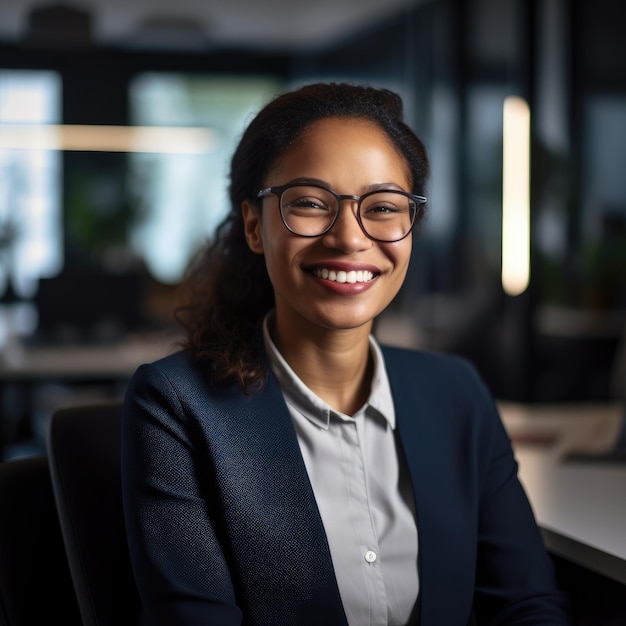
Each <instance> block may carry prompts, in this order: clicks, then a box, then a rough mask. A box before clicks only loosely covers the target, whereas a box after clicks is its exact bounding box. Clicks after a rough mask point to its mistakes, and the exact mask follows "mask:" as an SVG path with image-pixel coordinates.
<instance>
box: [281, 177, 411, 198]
mask: <svg viewBox="0 0 626 626" xmlns="http://www.w3.org/2000/svg"><path fill="white" fill-rule="evenodd" d="M285 184H287V185H294V184H298V185H299V184H303V185H319V186H320V187H324V189H328V190H330V191H334V189H333V188H332V187H331V186H330V185H329V184H328V183H327V182H326V181H325V180H321V179H319V178H308V177H306V176H302V177H299V178H294V179H293V180H290V181H288V182H287V183H285ZM386 189H396V190H397V191H404V192H405V193H406V191H405V190H404V189H403V188H402V187H401V186H400V185H397V184H396V183H391V182H390V183H374V184H372V185H369V186H368V187H367V188H366V189H365V190H364V191H363V193H362V194H361V195H363V194H366V193H370V192H371V191H384V190H386Z"/></svg>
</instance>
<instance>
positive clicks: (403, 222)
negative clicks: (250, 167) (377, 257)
mask: <svg viewBox="0 0 626 626" xmlns="http://www.w3.org/2000/svg"><path fill="white" fill-rule="evenodd" d="M280 210H281V214H282V216H283V220H284V221H285V224H286V225H287V227H288V228H289V230H291V231H292V232H294V233H295V234H297V235H303V236H306V237H315V236H318V235H321V234H323V233H324V232H326V231H327V230H328V229H329V228H330V227H331V225H332V224H333V221H334V219H335V217H336V215H337V213H338V212H339V202H338V200H337V198H336V197H335V196H334V195H333V194H332V193H330V192H329V191H327V190H325V189H321V188H319V187H312V186H306V185H298V186H294V187H289V188H288V189H285V190H284V191H283V193H282V196H281V202H280ZM415 212H416V205H415V202H413V200H412V199H411V198H409V197H407V196H406V195H404V194H403V193H402V192H396V191H394V190H389V191H379V192H375V193H372V194H369V195H366V196H365V197H363V198H362V199H361V201H360V205H359V216H360V223H361V226H362V228H363V230H364V231H365V232H366V234H367V235H368V236H370V237H372V238H374V239H378V240H381V241H397V240H399V239H402V238H403V237H405V236H406V235H407V234H408V233H409V231H410V230H411V227H412V225H413V220H414V217H415Z"/></svg>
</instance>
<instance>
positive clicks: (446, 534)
mask: <svg viewBox="0 0 626 626" xmlns="http://www.w3.org/2000/svg"><path fill="white" fill-rule="evenodd" d="M384 353H385V362H386V366H387V370H388V374H389V379H390V384H391V388H392V393H393V396H394V404H395V409H396V421H397V428H398V434H399V438H400V442H401V445H402V448H403V451H404V454H405V458H406V461H407V465H408V468H409V473H410V477H411V481H412V484H413V495H414V498H415V509H416V516H417V527H418V541H419V568H420V624H422V626H430V625H433V624H435V625H436V624H463V623H465V620H466V617H465V616H467V614H468V608H467V607H466V606H465V604H467V602H469V605H470V606H471V597H472V592H471V590H472V589H473V580H472V579H471V578H470V579H469V580H468V578H467V575H466V569H465V566H467V561H468V560H469V563H470V564H471V563H473V562H474V555H473V554H471V555H469V556H468V555H467V554H466V550H467V546H468V542H467V536H469V535H471V533H472V529H471V528H468V527H467V526H466V522H467V519H466V518H465V513H464V509H463V508H462V507H460V506H459V505H458V484H457V482H458V481H457V480H456V474H455V473H456V471H457V469H458V463H459V460H458V458H455V457H456V456H458V449H457V448H456V446H455V444H453V445H451V444H450V442H451V441H454V439H455V436H456V435H458V433H455V432H454V430H451V429H450V424H451V423H452V422H453V421H454V416H451V414H450V409H449V406H450V404H449V403H447V402H446V401H445V400H444V401H442V400H441V399H442V398H444V399H445V398H446V394H448V393H449V390H447V389H445V388H444V386H443V384H442V382H441V381H442V378H441V377H439V376H433V377H432V379H430V378H431V377H430V376H429V367H428V365H427V364H425V363H422V362H421V361H420V359H419V358H418V357H417V358H416V355H415V354H414V353H409V352H402V351H396V350H393V349H392V350H389V349H385V350H384ZM429 379H430V380H429ZM443 380H445V379H443ZM461 471H462V470H461ZM471 523H473V521H472V522H470V523H469V524H470V525H471ZM463 559H465V560H466V562H465V563H464V562H463ZM468 590H469V591H468Z"/></svg>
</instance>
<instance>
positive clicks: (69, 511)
mask: <svg viewBox="0 0 626 626" xmlns="http://www.w3.org/2000/svg"><path fill="white" fill-rule="evenodd" d="M121 418H122V405H121V403H119V402H112V403H108V404H100V405H92V406H82V407H81V406H78V407H76V406H74V407H69V408H64V409H60V410H57V411H56V412H55V413H54V414H53V416H52V419H51V421H50V430H49V433H48V458H49V462H50V469H51V474H52V484H53V488H54V494H55V498H56V503H57V510H58V512H59V519H60V522H61V532H62V534H63V539H64V542H65V547H66V551H67V555H68V561H69V567H70V572H71V575H72V579H73V581H74V587H75V589H76V595H77V598H78V605H79V608H80V612H81V615H82V619H83V624H84V625H85V626H123V625H125V624H129V625H133V624H137V622H138V614H139V596H138V592H137V588H136V586H135V582H134V578H133V574H132V570H131V566H130V560H129V555H128V546H127V542H126V531H125V527H124V516H123V509H122V487H121V467H120V464H121V450H120V447H121Z"/></svg>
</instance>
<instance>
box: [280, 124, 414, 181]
mask: <svg viewBox="0 0 626 626" xmlns="http://www.w3.org/2000/svg"><path fill="white" fill-rule="evenodd" d="M297 170H302V171H301V172H300V173H297ZM341 172H350V173H353V174H354V175H358V174H359V172H360V173H362V175H363V176H366V177H372V176H373V177H374V178H381V180H371V181H370V182H372V183H373V182H396V183H397V184H400V183H404V184H409V186H410V184H411V181H412V176H411V172H410V167H409V164H408V162H407V160H406V159H405V157H404V155H403V154H402V152H401V151H400V150H399V149H398V148H397V147H396V146H395V144H394V143H393V141H392V140H391V138H390V137H389V136H388V135H387V133H386V132H385V131H384V130H383V129H382V128H381V127H380V126H378V125H377V124H376V123H375V122H373V121H370V120H367V119H363V118H340V117H329V118H324V119H321V120H317V121H315V122H312V123H311V124H310V125H309V126H307V128H306V129H305V130H304V131H303V132H302V133H301V134H300V135H298V137H297V139H296V140H295V141H294V142H293V143H292V144H291V145H289V146H288V147H287V148H286V149H285V150H284V151H283V152H282V154H280V155H279V156H278V158H277V159H276V161H275V163H274V165H273V167H272V168H271V170H270V172H269V175H270V176H271V175H272V174H274V175H277V176H279V177H282V178H286V179H289V177H290V176H293V177H295V176H311V177H317V178H320V179H322V180H327V181H328V182H329V183H330V182H331V178H332V176H333V175H334V174H340V173H341ZM398 178H399V179H401V180H394V179H398ZM387 179H389V180H387ZM282 182H286V180H283V181H282Z"/></svg>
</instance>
